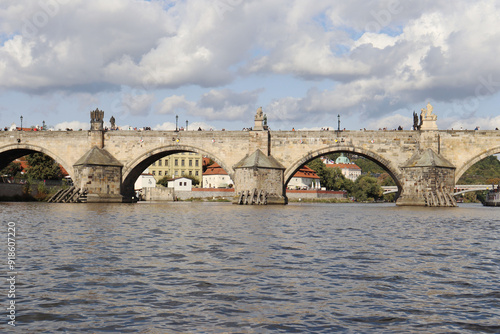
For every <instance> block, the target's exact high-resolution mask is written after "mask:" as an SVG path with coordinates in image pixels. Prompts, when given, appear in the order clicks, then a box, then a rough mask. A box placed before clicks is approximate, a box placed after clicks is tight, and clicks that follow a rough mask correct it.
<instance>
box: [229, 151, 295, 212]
mask: <svg viewBox="0 0 500 334" xmlns="http://www.w3.org/2000/svg"><path fill="white" fill-rule="evenodd" d="M284 171H285V167H283V165H281V164H280V163H279V162H278V161H277V160H276V159H274V158H273V157H272V156H270V155H266V154H264V153H263V152H262V151H261V150H260V149H257V150H256V151H255V152H254V153H252V154H251V155H249V156H246V157H245V158H244V159H243V160H241V161H240V162H239V163H238V164H236V166H235V167H234V184H235V197H234V199H233V203H235V204H241V203H239V199H240V198H241V196H240V195H241V194H242V193H243V194H247V193H248V194H250V193H254V192H257V193H265V194H266V195H265V196H266V198H265V203H266V204H281V205H283V204H287V203H288V200H287V198H286V196H285V193H284V190H283V189H284Z"/></svg>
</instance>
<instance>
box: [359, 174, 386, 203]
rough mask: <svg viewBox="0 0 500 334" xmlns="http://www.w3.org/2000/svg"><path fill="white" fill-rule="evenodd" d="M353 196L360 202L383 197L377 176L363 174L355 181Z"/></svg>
mask: <svg viewBox="0 0 500 334" xmlns="http://www.w3.org/2000/svg"><path fill="white" fill-rule="evenodd" d="M352 196H354V197H355V198H356V200H357V201H359V202H365V201H374V200H378V199H380V198H382V197H383V191H382V188H381V187H380V185H379V184H378V182H377V179H376V178H374V177H373V176H370V175H363V176H361V177H358V178H357V179H356V181H355V182H354V187H353V190H352Z"/></svg>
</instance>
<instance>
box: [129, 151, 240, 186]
mask: <svg viewBox="0 0 500 334" xmlns="http://www.w3.org/2000/svg"><path fill="white" fill-rule="evenodd" d="M182 152H194V153H198V154H201V155H203V156H208V157H210V158H211V159H212V160H214V161H215V162H216V163H217V164H219V166H221V167H222V168H223V169H224V170H225V171H226V172H227V174H228V175H229V177H230V178H231V179H232V180H233V182H234V171H233V169H232V168H231V167H229V166H227V165H226V164H225V163H224V162H223V160H221V159H220V158H219V157H218V156H217V155H215V154H213V153H211V152H208V151H205V150H202V149H200V148H198V147H194V146H190V145H167V146H161V147H157V148H155V149H153V150H150V151H148V152H146V153H143V154H141V155H140V156H139V157H137V158H135V159H134V160H133V161H132V162H130V163H129V164H127V165H126V166H124V168H123V172H122V180H123V182H122V194H123V195H133V193H134V191H133V190H134V183H135V181H136V180H137V178H138V177H139V176H140V175H141V173H142V172H143V171H144V170H145V169H146V168H147V167H149V166H150V165H151V164H152V163H153V162H155V161H156V160H158V159H161V158H162V157H164V156H167V155H170V154H175V153H182Z"/></svg>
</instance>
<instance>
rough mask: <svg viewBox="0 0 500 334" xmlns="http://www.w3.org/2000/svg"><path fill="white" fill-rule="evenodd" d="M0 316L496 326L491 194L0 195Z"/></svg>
mask: <svg viewBox="0 0 500 334" xmlns="http://www.w3.org/2000/svg"><path fill="white" fill-rule="evenodd" d="M0 212H1V213H0V215H1V217H2V236H3V237H2V240H3V241H1V242H2V243H3V244H4V245H5V246H4V248H2V249H4V252H3V254H4V256H3V258H4V260H3V264H2V266H3V267H4V268H5V270H2V272H3V273H4V274H3V276H4V277H5V278H8V277H7V271H8V269H7V250H6V249H7V228H8V226H7V225H8V222H14V223H15V226H16V263H15V269H16V272H17V276H16V287H15V289H16V293H15V295H16V296H15V305H16V319H15V320H16V322H15V324H16V327H15V328H13V327H12V326H10V325H8V324H7V322H8V321H9V319H8V317H7V315H8V312H7V311H6V307H7V306H8V305H9V304H8V303H9V300H10V299H8V298H7V292H8V291H7V290H8V289H9V286H8V283H5V286H4V288H3V289H1V290H2V291H4V292H3V293H1V292H0V293H1V295H0V305H1V308H2V309H3V310H4V311H3V312H2V313H3V316H2V318H0V319H3V320H1V322H0V332H4V331H5V332H7V330H12V331H15V332H19V333H55V332H67V333H499V332H500V241H499V236H500V214H499V213H500V208H489V207H483V206H481V205H477V204H470V205H467V204H462V205H460V207H458V208H413V207H396V206H395V205H394V204H374V205H370V204H290V205H288V206H236V205H231V204H228V203H179V202H178V203H156V204H155V203H139V204H116V205H115V204H107V205H102V204H47V203H0Z"/></svg>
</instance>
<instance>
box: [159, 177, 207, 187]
mask: <svg viewBox="0 0 500 334" xmlns="http://www.w3.org/2000/svg"><path fill="white" fill-rule="evenodd" d="M182 177H186V178H188V179H191V181H193V186H197V185H198V184H200V180H198V178H197V177H196V176H192V175H182ZM169 180H172V177H171V176H168V175H165V176H164V177H162V178H161V179H159V180H158V181H157V182H156V184H159V185H161V186H164V187H168V181H169Z"/></svg>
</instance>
